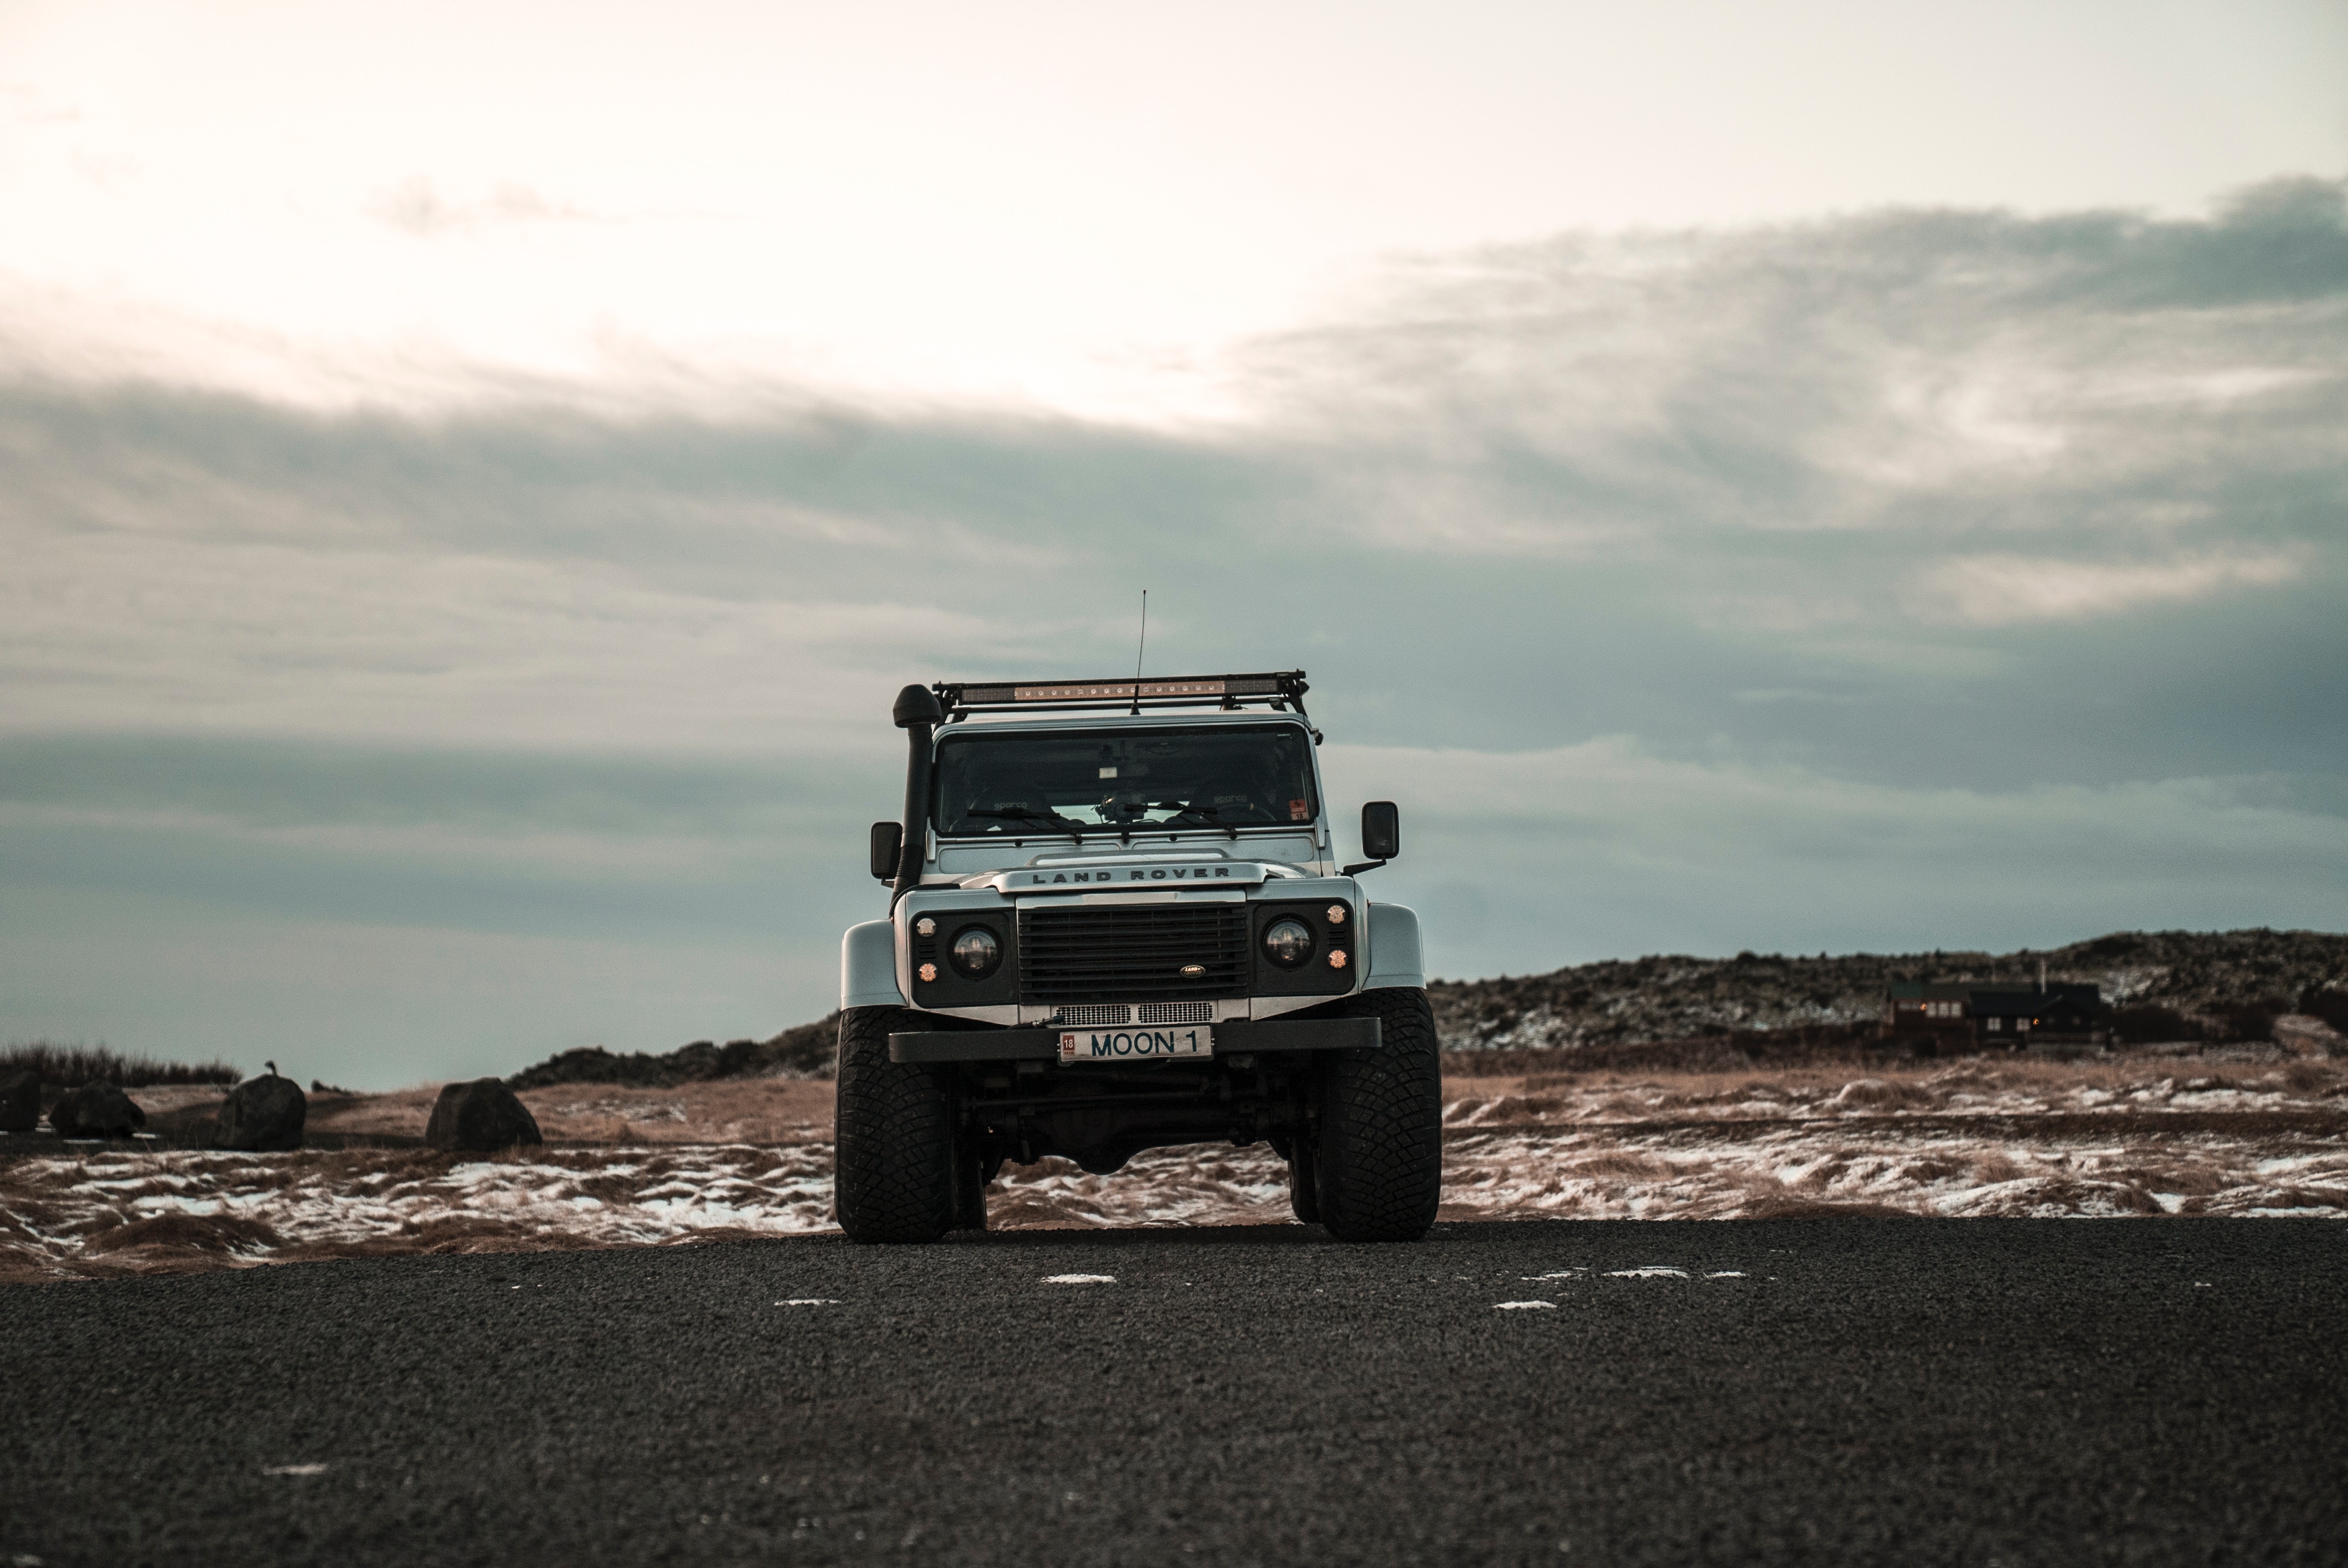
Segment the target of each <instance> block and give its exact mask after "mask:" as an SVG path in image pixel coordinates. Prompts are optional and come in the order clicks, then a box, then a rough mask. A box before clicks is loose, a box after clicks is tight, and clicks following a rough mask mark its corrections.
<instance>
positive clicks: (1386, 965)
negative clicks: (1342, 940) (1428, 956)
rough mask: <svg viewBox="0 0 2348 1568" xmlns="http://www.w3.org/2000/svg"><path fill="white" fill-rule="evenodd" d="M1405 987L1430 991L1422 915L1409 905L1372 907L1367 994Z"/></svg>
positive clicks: (1375, 905) (1364, 983)
mask: <svg viewBox="0 0 2348 1568" xmlns="http://www.w3.org/2000/svg"><path fill="white" fill-rule="evenodd" d="M1393 986H1403V987H1408V988H1409V989H1413V990H1425V989H1426V960H1425V959H1424V958H1421V957H1420V956H1419V948H1418V911H1416V909H1413V908H1411V907H1410V906H1408V905H1406V904H1373V905H1371V906H1370V972H1369V974H1368V975H1367V976H1365V978H1364V979H1363V980H1362V989H1364V990H1365V991H1374V990H1380V989H1385V988H1387V987H1393Z"/></svg>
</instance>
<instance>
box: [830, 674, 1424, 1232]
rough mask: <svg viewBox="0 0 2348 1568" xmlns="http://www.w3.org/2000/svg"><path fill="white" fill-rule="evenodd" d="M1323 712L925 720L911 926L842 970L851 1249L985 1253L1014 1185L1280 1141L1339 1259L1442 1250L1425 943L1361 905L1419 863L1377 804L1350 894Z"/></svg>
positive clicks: (914, 743)
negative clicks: (1371, 886) (1377, 878)
mask: <svg viewBox="0 0 2348 1568" xmlns="http://www.w3.org/2000/svg"><path fill="white" fill-rule="evenodd" d="M1306 690H1307V688H1306V686H1305V682H1304V671H1302V670H1292V671H1281V672H1277V673H1272V674H1260V675H1216V676H1205V677H1197V678H1191V679H1185V680H1179V681H1089V682H1037V683H1035V684H979V683H975V682H972V683H958V682H944V683H941V684H939V685H936V686H933V687H929V688H926V689H925V688H923V687H920V686H908V687H906V688H905V689H904V691H903V692H901V693H900V694H899V695H898V698H897V703H896V710H895V716H896V721H897V723H898V726H899V727H900V728H901V729H903V730H905V731H906V732H907V733H908V734H909V736H910V738H911V759H910V762H909V765H908V767H907V769H906V777H905V815H904V820H903V821H902V822H901V823H896V822H881V823H875V824H874V825H873V827H872V875H873V876H876V877H878V878H880V879H881V880H883V881H887V882H891V883H892V884H893V888H892V891H891V896H890V908H889V917H888V918H887V919H885V920H874V921H870V922H868V923H866V924H864V925H860V926H854V927H850V929H849V932H848V937H847V939H846V941H845V942H844V943H843V944H842V946H841V957H840V970H841V986H840V991H841V994H840V1022H839V1091H838V1095H839V1098H838V1102H837V1118H838V1120H837V1139H838V1143H837V1148H838V1153H839V1168H838V1177H837V1185H836V1189H835V1192H836V1201H837V1204H838V1209H839V1223H840V1226H841V1228H842V1229H844V1230H846V1231H847V1233H848V1234H849V1235H850V1236H851V1237H853V1238H854V1239H856V1240H858V1241H932V1240H934V1239H936V1238H937V1237H938V1236H939V1235H941V1234H942V1233H943V1232H945V1231H947V1230H951V1229H956V1228H963V1229H973V1228H983V1226H984V1225H985V1224H986V1199H985V1190H986V1184H987V1183H988V1182H989V1181H991V1180H992V1179H993V1178H994V1173H996V1172H997V1171H998V1170H1000V1169H1001V1168H1002V1165H1003V1163H1004V1161H1006V1160H1016V1161H1019V1162H1021V1163H1030V1162H1033V1161H1035V1160H1036V1159H1039V1158H1041V1157H1042V1156H1044V1155H1045V1154H1059V1155H1064V1156H1066V1158H1068V1159H1071V1160H1074V1161H1075V1162H1076V1163H1077V1164H1079V1165H1081V1166H1083V1167H1084V1168H1085V1169H1086V1170H1087V1171H1092V1172H1096V1173H1107V1172H1110V1171H1114V1170H1116V1169H1117V1168H1118V1167H1119V1166H1121V1165H1123V1164H1124V1163H1126V1161H1127V1160H1128V1159H1130V1158H1131V1157H1132V1156H1133V1155H1134V1154H1135V1153H1137V1152H1138V1151H1140V1150H1143V1149H1149V1148H1156V1147H1159V1146H1160V1145H1164V1144H1171V1143H1204V1142H1208V1141H1210V1140H1221V1139H1229V1140H1230V1141H1231V1143H1234V1144H1248V1143H1257V1142H1260V1141H1268V1142H1269V1143H1271V1144H1272V1148H1273V1149H1274V1150H1276V1151H1278V1152H1279V1153H1280V1154H1281V1156H1282V1158H1284V1159H1285V1160H1286V1161H1287V1162H1288V1181H1289V1194H1290V1199H1291V1202H1292V1204H1293V1206H1294V1209H1295V1212H1296V1217H1297V1218H1298V1219H1300V1220H1303V1221H1304V1222H1305V1223H1307V1224H1313V1223H1318V1224H1320V1225H1325V1226H1327V1227H1328V1230H1329V1232H1330V1234H1331V1235H1335V1236H1337V1237H1339V1238H1341V1239H1343V1240H1346V1241H1406V1240H1414V1239H1416V1238H1417V1237H1419V1236H1421V1235H1425V1234H1426V1229H1427V1227H1428V1226H1429V1225H1432V1224H1433V1223H1434V1220H1435V1208H1436V1201H1437V1195H1438V1193H1439V1191H1440V1188H1441V1185H1442V1177H1443V1138H1442V1128H1441V1104H1440V1101H1439V1098H1438V1095H1439V1089H1440V1085H1439V1081H1438V1076H1437V1057H1436V1039H1435V1021H1434V1017H1433V1015H1432V1014H1431V1013H1430V1012H1429V1010H1428V1008H1427V1003H1426V977H1425V976H1424V974H1422V973H1421V969H1420V960H1419V945H1418V918H1417V917H1416V916H1415V915H1414V914H1412V913H1411V911H1410V910H1408V909H1406V908H1405V907H1402V906H1401V905H1398V904H1373V903H1371V902H1369V901H1368V900H1367V899H1366V898H1365V897H1363V894H1362V887H1361V884H1360V882H1359V881H1358V880H1357V878H1358V877H1359V876H1361V875H1362V874H1363V873H1364V872H1365V871H1368V870H1370V869H1372V868H1373V867H1375V866H1382V865H1384V864H1385V862H1386V861H1387V860H1388V859H1391V858H1392V857H1393V856H1394V855H1395V851H1396V849H1397V847H1398V845H1399V837H1400V834H1399V829H1398V826H1397V822H1396V817H1395V808H1394V805H1393V804H1392V803H1391V802H1386V801H1375V802H1372V803H1371V804H1368V805H1365V806H1364V807H1363V808H1362V850H1363V853H1364V854H1365V855H1366V856H1369V857H1370V858H1369V859H1368V860H1366V861H1365V862H1364V863H1362V864H1360V865H1356V866H1345V867H1344V868H1343V869H1342V870H1341V869H1340V868H1339V867H1338V866H1337V864H1336V854H1337V851H1336V841H1335V837H1334V835H1333V833H1332V832H1331V830H1330V820H1329V812H1328V808H1327V805H1326V804H1325V802H1324V799H1323V794H1322V791H1321V771H1320V768H1319V766H1318V764H1317V759H1316V757H1315V755H1314V752H1313V748H1314V746H1315V745H1317V744H1318V743H1319V742H1320V739H1321V734H1320V732H1319V731H1318V730H1316V729H1314V728H1313V723H1312V721H1311V720H1310V719H1309V718H1307V717H1306V715H1305V712H1304V693H1305V692H1306ZM1251 709H1253V710H1257V711H1255V712H1251V711H1250V710H1251ZM1183 710H1189V711H1188V712H1185V711H1183Z"/></svg>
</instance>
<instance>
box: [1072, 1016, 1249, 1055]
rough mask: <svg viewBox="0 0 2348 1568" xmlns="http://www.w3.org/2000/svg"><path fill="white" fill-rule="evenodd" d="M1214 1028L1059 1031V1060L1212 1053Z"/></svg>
mask: <svg viewBox="0 0 2348 1568" xmlns="http://www.w3.org/2000/svg"><path fill="white" fill-rule="evenodd" d="M1214 1054H1215V1031H1214V1030H1211V1029H1210V1028H1208V1027H1207V1026H1206V1025H1205V1024H1202V1023H1184V1024H1171V1025H1169V1026H1167V1027H1166V1028H1163V1029H1071V1030H1062V1031H1061V1033H1060V1060H1061V1061H1159V1059H1161V1058H1164V1057H1169V1056H1212V1055H1214Z"/></svg>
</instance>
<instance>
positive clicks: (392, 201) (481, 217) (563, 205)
mask: <svg viewBox="0 0 2348 1568" xmlns="http://www.w3.org/2000/svg"><path fill="white" fill-rule="evenodd" d="M368 210H369V211H370V213H371V214H372V215H373V216H374V217H375V218H376V220H378V221H380V222H382V223H384V224H386V225H387V226H388V227H390V228H393V229H396V230H398V231H400V232H402V233H404V234H407V235H410V236H412V237H414V238H416V239H418V240H441V239H447V238H449V237H452V236H463V237H473V236H478V235H480V234H483V233H486V232H488V231H492V230H500V229H502V230H513V229H526V228H532V227H537V226H540V225H543V224H548V223H583V222H599V221H604V220H602V219H599V218H598V217H597V216H596V215H595V214H593V213H592V212H589V211H587V210H583V209H582V208H579V207H576V206H574V205H572V203H570V202H567V201H559V200H553V199H551V198H550V197H547V196H545V195H543V194H541V192H540V191H539V190H537V189H536V188H535V187H534V186H530V185H528V184H523V183H520V182H516V181H508V182H506V183H503V184H499V185H496V186H493V187H491V188H489V190H486V191H484V192H483V193H482V194H481V195H479V196H478V197H475V198H473V199H471V200H463V199H458V198H454V197H447V196H443V195H442V194H440V191H439V189H438V187H437V186H435V185H434V184H433V182H432V181H431V180H430V179H427V178H425V177H424V176H422V175H414V176H411V177H410V178H408V179H404V180H402V181H400V182H399V183H398V184H397V185H396V186H394V187H392V188H391V189H389V190H385V191H382V192H380V193H379V194H378V195H377V196H376V199H375V200H374V201H373V202H371V203H370V204H369V208H368Z"/></svg>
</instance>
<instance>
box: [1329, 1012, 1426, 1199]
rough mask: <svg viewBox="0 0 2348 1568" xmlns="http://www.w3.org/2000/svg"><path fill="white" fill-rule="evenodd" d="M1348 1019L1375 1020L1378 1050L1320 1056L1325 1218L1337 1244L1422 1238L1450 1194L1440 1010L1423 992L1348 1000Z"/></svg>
mask: <svg viewBox="0 0 2348 1568" xmlns="http://www.w3.org/2000/svg"><path fill="white" fill-rule="evenodd" d="M1333 1010H1334V1011H1335V1012H1336V1013H1337V1014H1338V1015H1339V1016H1340V1017H1344V1018H1374V1019H1376V1020H1378V1022H1379V1025H1380V1036H1381V1044H1380V1046H1379V1048H1378V1049H1377V1050H1362V1051H1354V1050H1345V1051H1331V1052H1329V1053H1328V1055H1327V1056H1326V1057H1324V1058H1323V1061H1322V1062H1321V1084H1320V1094H1321V1135H1320V1140H1319V1144H1318V1147H1316V1148H1315V1149H1314V1151H1313V1176H1314V1189H1315V1196H1316V1197H1317V1198H1318V1199H1319V1200H1320V1201H1319V1208H1320V1211H1321V1223H1322V1224H1323V1225H1326V1226H1328V1227H1329V1234H1330V1235H1333V1236H1335V1237H1336V1238H1337V1239H1338V1240H1339V1241H1416V1240H1417V1239H1418V1238H1419V1237H1420V1236H1423V1235H1426V1231H1427V1227H1428V1226H1430V1225H1433V1224H1434V1223H1435V1209H1436V1204H1437V1203H1438V1202H1440V1201H1441V1199H1442V1196H1443V1078H1442V1062H1441V1060H1440V1059H1439V1058H1438V1057H1437V1048H1436V1038H1435V1011H1434V1009H1432V1008H1430V1007H1428V1006H1427V1002H1426V992H1425V991H1422V990H1405V989H1398V988H1397V989H1380V990H1374V991H1362V992H1359V993H1357V994H1356V995H1354V996H1350V997H1347V998H1346V999H1344V1002H1342V1003H1341V1004H1339V1005H1338V1007H1337V1008H1335V1009H1333Z"/></svg>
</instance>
